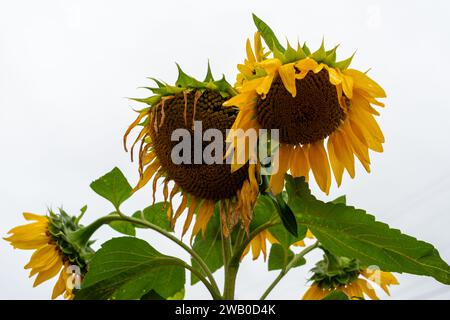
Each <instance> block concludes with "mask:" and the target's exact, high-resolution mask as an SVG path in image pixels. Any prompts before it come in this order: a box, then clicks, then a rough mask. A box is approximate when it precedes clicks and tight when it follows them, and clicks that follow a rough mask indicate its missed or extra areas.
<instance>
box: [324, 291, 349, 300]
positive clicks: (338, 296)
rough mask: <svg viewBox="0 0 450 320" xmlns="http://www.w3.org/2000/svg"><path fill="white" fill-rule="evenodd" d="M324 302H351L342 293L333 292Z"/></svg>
mask: <svg viewBox="0 0 450 320" xmlns="http://www.w3.org/2000/svg"><path fill="white" fill-rule="evenodd" d="M322 300H350V299H349V298H348V296H347V295H346V294H345V293H343V292H342V291H333V292H331V293H330V294H329V295H327V296H326V297H325V298H323V299H322Z"/></svg>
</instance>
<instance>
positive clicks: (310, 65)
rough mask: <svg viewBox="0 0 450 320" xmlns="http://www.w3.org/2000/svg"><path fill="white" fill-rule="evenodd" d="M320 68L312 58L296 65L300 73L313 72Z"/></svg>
mask: <svg viewBox="0 0 450 320" xmlns="http://www.w3.org/2000/svg"><path fill="white" fill-rule="evenodd" d="M318 66H319V64H318V63H317V62H316V61H315V60H314V59H311V58H305V59H302V60H300V61H298V62H296V63H295V67H296V68H297V69H299V70H300V71H312V70H314V69H316V68H317V67H318Z"/></svg>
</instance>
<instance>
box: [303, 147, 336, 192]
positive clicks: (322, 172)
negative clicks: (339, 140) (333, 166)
mask: <svg viewBox="0 0 450 320" xmlns="http://www.w3.org/2000/svg"><path fill="white" fill-rule="evenodd" d="M308 157H309V165H310V166H311V170H312V172H313V174H314V178H315V179H316V182H317V184H318V185H319V187H320V189H321V190H322V191H323V192H325V193H326V194H328V193H329V192H330V186H331V172H330V164H329V163H328V156H327V152H326V151H325V148H324V146H323V141H319V142H315V143H312V144H311V145H310V147H309V150H308Z"/></svg>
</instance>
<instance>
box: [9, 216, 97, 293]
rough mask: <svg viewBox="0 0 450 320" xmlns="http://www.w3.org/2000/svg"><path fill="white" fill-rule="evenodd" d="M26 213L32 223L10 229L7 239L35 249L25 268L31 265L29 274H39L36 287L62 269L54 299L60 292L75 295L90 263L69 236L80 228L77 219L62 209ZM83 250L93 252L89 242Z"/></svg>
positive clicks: (13, 244)
mask: <svg viewBox="0 0 450 320" xmlns="http://www.w3.org/2000/svg"><path fill="white" fill-rule="evenodd" d="M23 216H24V218H25V220H27V221H31V223H29V224H26V225H22V226H18V227H15V228H13V229H11V230H10V231H9V232H8V234H10V236H9V237H8V238H5V240H7V241H9V242H10V243H11V245H12V246H13V247H14V248H15V249H24V250H35V251H34V253H33V255H32V256H31V259H30V261H29V262H28V263H27V264H26V265H25V269H31V270H30V277H32V276H34V275H37V276H36V279H35V281H34V284H33V286H34V287H36V286H38V285H39V284H41V283H43V282H45V281H48V280H50V279H52V278H54V277H56V276H57V275H58V273H59V277H58V280H57V281H56V284H55V286H54V288H53V292H52V299H55V298H57V297H58V296H60V295H63V296H64V298H66V299H73V297H74V294H73V291H72V289H73V285H74V283H76V282H77V281H81V276H82V274H84V273H85V272H86V267H87V265H86V260H85V259H84V258H83V257H81V255H80V252H79V251H80V248H77V249H75V248H74V247H73V246H71V245H70V241H69V240H68V238H67V234H68V231H76V230H78V229H79V228H78V223H77V221H76V220H75V218H74V217H69V216H68V215H67V214H66V213H65V212H64V211H62V210H60V214H55V213H53V212H51V211H50V213H49V215H48V216H42V215H37V214H33V213H28V212H26V213H24V214H23ZM82 250H83V251H85V252H86V253H90V252H92V250H91V249H90V248H89V247H88V246H87V247H86V248H83V249H82ZM74 266H75V267H74ZM75 269H79V270H80V274H75V273H74V272H73V271H75ZM77 277H78V278H77Z"/></svg>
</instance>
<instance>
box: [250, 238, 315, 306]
mask: <svg viewBox="0 0 450 320" xmlns="http://www.w3.org/2000/svg"><path fill="white" fill-rule="evenodd" d="M318 246H319V242H318V241H317V242H315V243H314V244H312V245H310V246H309V247H306V248H305V249H303V250H302V251H301V252H300V253H298V254H296V255H295V256H294V257H293V258H292V259H291V261H290V262H289V263H288V264H287V265H286V267H285V268H284V269H282V270H281V272H280V273H279V274H278V276H277V277H276V278H275V280H274V281H273V282H272V283H271V284H270V285H269V287H268V288H267V289H266V291H264V293H263V294H262V296H261V298H259V300H264V299H266V298H267V296H268V295H269V294H270V293H271V292H272V290H273V289H274V288H275V287H276V286H277V284H278V283H279V282H280V281H281V279H283V277H284V276H285V275H286V274H287V273H288V272H289V270H290V269H292V268H293V267H294V266H295V265H296V264H297V262H298V261H299V260H300V259H302V258H303V257H304V256H305V255H306V254H308V253H309V252H311V251H312V250H314V249H315V248H317V247H318Z"/></svg>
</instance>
